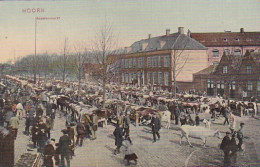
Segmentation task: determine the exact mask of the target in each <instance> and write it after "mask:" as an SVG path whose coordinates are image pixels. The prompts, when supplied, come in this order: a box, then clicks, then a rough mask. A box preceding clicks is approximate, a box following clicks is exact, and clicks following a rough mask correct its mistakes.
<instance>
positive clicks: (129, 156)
mask: <svg viewBox="0 0 260 167" xmlns="http://www.w3.org/2000/svg"><path fill="white" fill-rule="evenodd" d="M122 145H123V147H124V148H125V158H124V159H125V160H127V165H130V161H135V164H137V159H138V157H137V156H136V154H135V153H134V152H133V151H132V148H131V147H132V145H133V144H132V141H131V139H130V137H129V136H126V137H125V140H124V141H123V143H122Z"/></svg>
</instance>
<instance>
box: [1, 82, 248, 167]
mask: <svg viewBox="0 0 260 167" xmlns="http://www.w3.org/2000/svg"><path fill="white" fill-rule="evenodd" d="M3 84H5V85H7V86H5V87H1V95H2V97H1V99H0V109H1V111H0V126H2V127H5V128H6V129H8V130H10V131H12V132H13V134H14V139H16V138H17V132H18V127H19V124H20V122H21V120H22V119H25V129H24V135H27V136H30V139H31V141H32V149H33V148H35V149H36V148H37V151H38V152H39V153H41V154H42V155H43V156H44V165H45V166H46V167H49V166H53V165H54V164H56V165H61V166H65V160H66V165H67V166H70V159H71V158H72V156H74V155H75V154H74V150H75V147H77V146H79V147H82V146H83V145H84V140H85V139H90V140H95V139H97V135H96V131H97V130H98V127H99V123H100V116H98V114H97V113H95V112H93V113H92V114H88V113H85V114H82V115H80V116H79V113H76V112H75V111H74V110H68V109H67V108H65V107H63V106H60V107H59V105H58V102H57V99H55V98H50V96H48V91H36V90H34V89H32V88H28V87H26V86H24V85H22V84H19V83H17V82H14V81H11V80H4V82H3ZM72 91H73V89H72ZM84 91H85V92H87V91H88V92H93V93H95V92H96V91H97V90H94V89H93V88H89V89H87V88H85V89H84ZM70 92H71V91H70ZM97 92H98V91H97ZM61 93H65V95H67V96H68V97H70V98H71V99H73V100H74V101H78V100H81V101H83V102H84V103H85V104H87V105H91V106H95V107H96V108H98V109H100V110H101V109H103V108H102V107H103V105H102V102H101V101H99V100H96V99H93V98H89V99H87V98H86V99H84V98H82V97H81V96H79V95H78V94H76V93H72V94H70V93H67V94H66V91H65V89H61V91H60V92H59V94H61ZM95 94H96V93H95ZM97 94H99V93H97ZM107 94H108V97H109V98H111V99H117V100H122V101H128V102H129V103H130V104H138V105H142V106H145V107H150V108H153V109H155V110H157V111H161V112H165V111H169V112H170V115H169V118H170V119H169V121H167V125H166V128H168V129H169V127H170V125H171V120H174V122H175V125H179V124H180V125H185V124H186V125H187V124H188V125H192V126H199V125H200V122H201V121H202V120H201V119H200V116H199V112H200V109H199V108H187V107H185V106H184V105H183V104H182V103H178V102H176V101H169V102H165V101H163V100H158V101H155V100H154V99H152V98H147V99H145V101H143V99H141V98H139V97H137V96H134V95H129V94H126V93H122V92H121V93H119V94H115V93H113V92H112V91H110V90H108V91H107ZM151 94H155V93H151ZM110 107H111V106H110ZM110 109H111V108H110ZM112 109H113V110H115V118H114V119H115V120H116V128H115V130H114V132H113V135H114V137H115V145H116V149H115V150H114V154H115V155H117V154H118V153H120V149H121V147H123V148H124V149H125V160H126V161H127V164H130V161H132V160H133V161H135V163H137V159H138V157H137V155H136V154H135V153H134V152H133V150H132V149H131V147H132V145H133V142H132V140H131V137H130V136H131V135H130V134H131V133H130V125H131V119H130V116H131V114H133V110H132V109H131V107H130V105H129V104H124V105H115V106H113V107H112ZM161 112H151V113H150V114H149V117H150V126H151V131H152V138H153V143H155V142H157V141H158V140H160V138H161V136H160V129H161V127H162V124H161V121H162V115H161ZM56 113H59V115H60V117H61V116H63V115H64V116H65V119H66V122H65V127H66V129H63V130H62V133H63V135H62V136H61V137H60V139H59V141H58V142H57V143H55V139H54V138H52V130H53V128H54V123H55V119H57V118H56ZM106 113H107V112H106ZM193 113H196V116H195V120H193V119H192V117H191V114H193ZM219 113H220V114H222V115H223V117H224V118H225V121H224V123H223V124H224V125H225V124H226V123H227V124H228V125H229V127H230V132H227V135H226V136H225V138H224V139H223V141H222V143H221V149H222V150H223V151H224V165H226V166H229V165H231V163H235V162H236V157H237V153H236V152H237V151H241V150H243V149H242V144H243V138H244V137H243V125H244V124H240V129H239V130H237V131H236V129H235V124H236V120H235V116H234V114H232V110H231V108H230V107H229V106H228V105H226V106H225V105H223V106H222V107H221V109H220V112H219ZM211 114H212V117H211V118H212V120H215V119H216V111H215V110H211ZM60 117H59V119H60ZM139 119H141V118H139ZM105 120H106V121H107V115H106V119H105ZM106 124H107V123H105V124H104V125H106ZM235 138H237V139H238V141H239V142H238V144H237V142H236V139H235ZM75 139H76V141H75Z"/></svg>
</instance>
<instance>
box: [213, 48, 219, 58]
mask: <svg viewBox="0 0 260 167" xmlns="http://www.w3.org/2000/svg"><path fill="white" fill-rule="evenodd" d="M212 57H219V50H218V49H213V50H212Z"/></svg>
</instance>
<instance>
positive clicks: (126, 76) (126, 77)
mask: <svg viewBox="0 0 260 167" xmlns="http://www.w3.org/2000/svg"><path fill="white" fill-rule="evenodd" d="M125 82H126V83H128V82H129V78H128V74H127V73H126V74H125Z"/></svg>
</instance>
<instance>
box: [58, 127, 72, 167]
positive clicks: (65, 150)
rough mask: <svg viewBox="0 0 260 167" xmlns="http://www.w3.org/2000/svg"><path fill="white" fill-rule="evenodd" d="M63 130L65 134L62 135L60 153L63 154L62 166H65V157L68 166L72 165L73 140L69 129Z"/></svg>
mask: <svg viewBox="0 0 260 167" xmlns="http://www.w3.org/2000/svg"><path fill="white" fill-rule="evenodd" d="M62 132H63V136H61V137H60V140H59V148H60V155H61V166H62V167H65V158H66V162H67V166H68V167H70V154H71V151H70V145H71V140H70V138H69V136H68V131H67V129H63V130H62Z"/></svg>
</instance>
